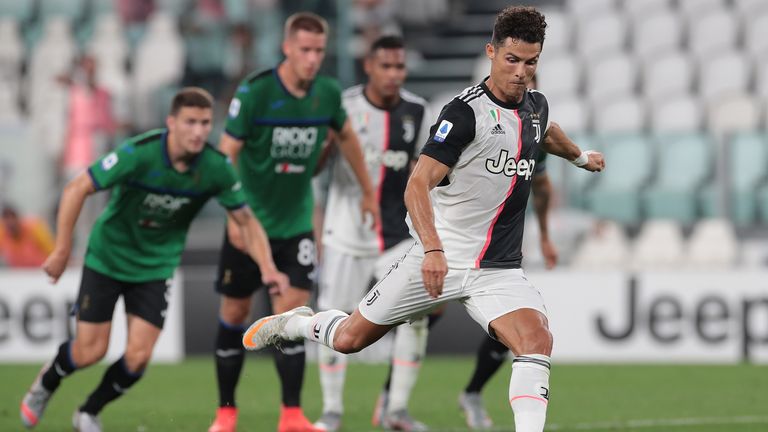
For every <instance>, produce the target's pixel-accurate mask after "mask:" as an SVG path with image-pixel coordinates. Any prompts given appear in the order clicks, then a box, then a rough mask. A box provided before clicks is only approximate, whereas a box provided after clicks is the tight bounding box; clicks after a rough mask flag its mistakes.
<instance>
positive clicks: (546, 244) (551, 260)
mask: <svg viewBox="0 0 768 432" xmlns="http://www.w3.org/2000/svg"><path fill="white" fill-rule="evenodd" d="M541 255H542V256H544V266H545V267H546V268H547V270H552V269H553V268H555V266H556V265H557V248H555V244H554V243H552V240H550V239H549V237H545V238H542V239H541Z"/></svg>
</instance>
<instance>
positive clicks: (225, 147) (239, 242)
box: [219, 132, 247, 252]
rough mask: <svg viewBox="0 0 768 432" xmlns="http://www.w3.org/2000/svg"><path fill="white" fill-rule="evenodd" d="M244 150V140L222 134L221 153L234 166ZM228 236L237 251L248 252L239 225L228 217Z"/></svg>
mask: <svg viewBox="0 0 768 432" xmlns="http://www.w3.org/2000/svg"><path fill="white" fill-rule="evenodd" d="M242 149H243V140H241V139H237V138H235V137H233V136H232V135H230V134H228V133H226V132H225V133H223V134H221V140H220V141H219V151H220V152H222V153H224V154H225V155H227V157H228V158H229V160H230V161H232V166H233V167H237V158H238V157H239V156H240V151H242ZM227 236H228V237H229V243H230V244H231V245H232V246H234V247H236V248H237V249H239V250H241V251H243V252H246V251H247V248H246V246H245V243H243V235H242V234H241V233H240V228H239V226H238V224H237V223H236V222H235V221H233V220H232V217H231V216H230V215H229V214H228V215H227Z"/></svg>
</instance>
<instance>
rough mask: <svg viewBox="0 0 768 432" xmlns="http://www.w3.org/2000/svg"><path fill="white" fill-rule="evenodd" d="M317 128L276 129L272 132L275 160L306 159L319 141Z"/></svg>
mask: <svg viewBox="0 0 768 432" xmlns="http://www.w3.org/2000/svg"><path fill="white" fill-rule="evenodd" d="M317 135H318V133H317V128H316V127H304V128H303V127H276V128H275V129H274V130H273V131H272V149H271V152H270V153H271V155H272V157H273V158H275V159H277V158H292V159H306V158H308V157H309V155H311V154H312V150H314V148H315V142H316V141H317Z"/></svg>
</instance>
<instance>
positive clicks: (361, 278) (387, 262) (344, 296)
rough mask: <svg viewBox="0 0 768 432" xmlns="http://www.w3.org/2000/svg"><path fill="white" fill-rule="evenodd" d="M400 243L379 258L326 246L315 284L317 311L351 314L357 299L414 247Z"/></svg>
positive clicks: (410, 243) (409, 243) (407, 243)
mask: <svg viewBox="0 0 768 432" xmlns="http://www.w3.org/2000/svg"><path fill="white" fill-rule="evenodd" d="M414 243H415V242H414V240H412V239H408V240H403V241H401V242H400V243H398V244H396V245H395V246H392V247H391V248H389V249H387V250H386V251H384V253H382V254H381V255H379V256H372V257H359V256H354V255H351V254H348V253H346V252H342V251H340V250H338V249H334V248H333V247H332V246H325V248H324V249H323V262H322V269H321V271H320V278H319V280H318V286H319V287H318V296H317V308H318V309H319V310H329V309H338V310H340V311H344V312H347V313H352V312H353V311H354V310H355V308H356V307H357V304H358V303H359V302H360V296H362V295H363V294H365V292H366V291H367V290H368V289H369V288H370V287H371V284H372V283H374V282H376V281H378V280H381V278H383V277H384V275H385V274H387V272H388V271H389V269H390V268H392V265H393V264H394V263H395V261H397V260H398V259H399V258H402V257H403V255H404V254H405V252H407V251H408V249H409V248H410V247H411V246H412V245H413V244H414Z"/></svg>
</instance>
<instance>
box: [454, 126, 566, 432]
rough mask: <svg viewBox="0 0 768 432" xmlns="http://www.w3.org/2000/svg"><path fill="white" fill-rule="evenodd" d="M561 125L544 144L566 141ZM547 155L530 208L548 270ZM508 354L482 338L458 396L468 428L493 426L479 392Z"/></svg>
mask: <svg viewBox="0 0 768 432" xmlns="http://www.w3.org/2000/svg"><path fill="white" fill-rule="evenodd" d="M567 139H568V137H567V136H566V135H565V134H564V132H563V131H562V129H561V128H560V126H559V125H558V124H557V123H555V122H550V126H549V132H548V133H547V136H546V138H545V141H553V140H554V141H556V140H567ZM546 156H547V153H545V152H541V153H540V155H539V158H538V159H536V169H535V172H534V177H533V182H532V183H531V190H532V192H533V206H534V210H535V212H536V219H537V220H538V224H539V233H540V240H539V241H540V247H541V253H542V255H543V257H544V264H545V266H546V268H547V269H552V268H554V267H555V265H556V264H557V249H556V248H555V245H554V244H553V243H552V241H551V240H550V238H549V223H548V220H547V213H548V211H549V202H550V197H551V195H552V182H551V181H550V179H549V174H548V173H547V171H546ZM508 354H509V348H507V347H506V345H504V344H503V343H501V342H499V341H498V340H496V339H494V338H491V337H485V338H484V340H483V342H482V344H481V345H480V347H479V348H478V350H477V360H476V362H475V369H474V371H473V372H472V377H471V378H470V381H469V382H468V383H467V386H466V387H465V388H464V391H463V392H462V393H461V394H460V395H459V406H460V407H461V409H462V410H463V412H464V417H465V419H466V421H467V426H469V428H470V429H473V430H474V429H487V428H491V427H493V421H492V420H491V418H490V417H489V416H488V413H487V411H486V410H485V406H484V405H483V400H482V397H481V392H482V390H483V387H485V384H486V383H488V381H489V380H490V379H491V377H492V376H493V375H494V374H495V373H496V372H497V371H498V370H499V368H500V367H501V365H502V364H504V362H505V361H506V359H507V357H508Z"/></svg>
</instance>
